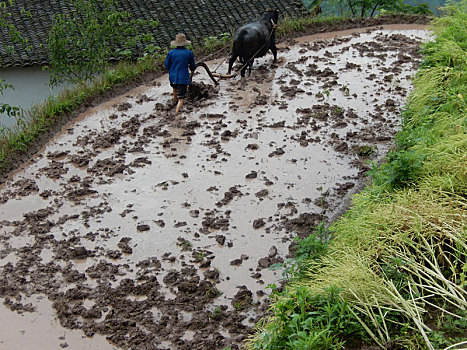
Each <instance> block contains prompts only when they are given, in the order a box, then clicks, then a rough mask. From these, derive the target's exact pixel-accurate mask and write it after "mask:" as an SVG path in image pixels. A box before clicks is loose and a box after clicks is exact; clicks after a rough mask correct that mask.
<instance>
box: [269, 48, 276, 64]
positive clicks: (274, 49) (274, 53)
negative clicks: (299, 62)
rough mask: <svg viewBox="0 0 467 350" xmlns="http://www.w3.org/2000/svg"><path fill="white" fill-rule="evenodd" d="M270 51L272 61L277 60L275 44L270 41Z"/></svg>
mask: <svg viewBox="0 0 467 350" xmlns="http://www.w3.org/2000/svg"><path fill="white" fill-rule="evenodd" d="M270 49H271V52H272V54H273V56H274V62H277V48H276V44H274V43H272V45H271V47H270Z"/></svg>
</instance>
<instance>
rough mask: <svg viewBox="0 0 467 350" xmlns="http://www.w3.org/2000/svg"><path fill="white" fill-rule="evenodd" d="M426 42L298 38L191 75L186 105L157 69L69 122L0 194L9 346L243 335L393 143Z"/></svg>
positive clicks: (233, 339)
mask: <svg viewBox="0 0 467 350" xmlns="http://www.w3.org/2000/svg"><path fill="white" fill-rule="evenodd" d="M427 38H428V32H427V31H425V30H424V28H423V27H415V26H398V27H385V28H372V29H365V30H362V31H360V32H355V31H353V32H343V33H331V34H330V33H328V34H323V35H321V36H314V37H303V38H299V39H297V40H294V41H289V42H286V43H283V44H282V45H280V48H279V54H278V62H277V63H276V64H274V63H272V56H271V55H267V56H266V57H263V58H260V59H258V60H257V61H256V62H255V65H254V67H253V71H252V73H251V76H250V77H247V78H246V79H244V80H242V79H240V78H236V79H231V80H223V81H221V82H220V85H219V86H218V87H214V86H213V85H212V83H211V82H210V81H209V79H208V77H207V75H206V74H205V73H204V72H201V71H199V72H197V73H196V74H195V76H194V78H193V79H194V82H195V83H196V85H195V88H196V91H195V92H194V93H193V96H194V100H191V101H187V103H186V104H185V106H184V108H183V113H182V114H181V116H180V117H179V118H174V116H173V109H170V106H171V105H172V103H171V89H170V87H169V85H168V77H167V76H163V77H161V78H158V79H156V80H155V81H153V83H152V84H150V85H149V86H146V85H145V86H140V87H138V88H137V89H134V90H132V91H130V92H129V93H127V94H125V95H122V96H119V97H118V98H114V99H112V100H110V101H108V102H106V103H104V104H102V105H100V106H98V107H96V108H92V109H90V110H88V111H87V112H86V113H84V114H82V115H81V116H80V117H79V118H78V119H77V120H76V121H74V122H72V123H70V124H68V125H67V126H66V127H65V128H64V129H63V131H62V133H60V134H59V135H57V136H56V137H55V138H54V139H53V140H51V141H50V142H49V143H48V144H47V145H46V146H45V147H44V148H43V149H42V150H41V152H39V153H38V154H37V155H36V156H35V157H34V159H33V160H32V161H30V162H29V163H28V164H25V165H24V166H23V167H22V168H21V169H19V170H18V171H16V172H15V173H14V174H12V175H11V176H10V178H9V179H8V180H7V181H6V183H5V184H4V185H3V186H2V188H1V190H0V202H1V203H2V204H1V207H0V266H1V268H0V296H1V297H2V300H3V304H4V305H3V306H1V307H0V319H1V320H2V324H8V325H10V327H2V330H1V331H0V332H1V334H0V347H1V348H3V347H5V346H6V347H7V348H8V349H38V348H41V349H42V348H43V349H46V348H48V349H49V348H57V347H62V348H65V347H68V346H69V347H70V348H71V349H84V348H95V349H97V348H98V349H118V348H131V349H222V348H223V347H225V346H230V347H232V348H237V347H238V346H239V345H240V344H241V342H242V341H243V340H244V339H245V338H246V337H247V336H248V334H250V333H251V331H252V326H253V325H254V324H255V322H256V321H257V320H258V319H259V317H261V316H262V315H264V313H265V310H266V309H267V305H268V298H267V293H268V292H270V289H268V288H267V286H268V284H270V283H276V284H278V281H279V280H280V279H281V278H282V273H281V271H280V270H274V269H271V266H273V265H274V264H280V263H284V262H286V261H287V259H289V258H290V257H291V256H292V255H293V247H294V238H295V237H297V236H299V237H304V236H306V235H307V234H309V233H310V232H311V231H312V230H313V228H314V227H315V226H316V225H318V224H319V223H320V222H326V223H329V222H330V221H331V220H333V219H334V218H335V217H336V216H337V215H339V214H340V213H341V212H342V210H343V209H344V208H345V206H346V205H348V197H349V195H350V194H352V193H354V192H356V191H358V190H359V189H361V187H362V184H364V182H365V179H366V178H365V174H366V172H367V171H368V170H369V168H370V165H369V164H370V163H371V162H378V161H380V160H381V159H382V157H383V156H384V154H385V153H386V152H387V151H388V149H389V147H390V146H391V144H392V139H393V136H394V134H395V132H396V131H397V130H398V128H399V125H400V114H399V110H400V108H401V107H402V106H403V103H404V101H405V99H406V97H407V94H408V93H409V92H410V89H411V77H412V76H413V74H414V72H415V71H416V68H417V66H418V64H419V62H420V59H421V56H420V55H419V53H418V48H419V45H420V43H421V42H422V41H425V40H427ZM219 63H221V61H220V60H217V61H212V62H208V65H209V66H210V67H211V68H215V67H217V66H218V65H219ZM226 66H227V63H224V64H223V65H221V67H220V68H219V70H218V71H219V72H222V73H223V72H224V71H225V70H226ZM193 91H194V90H193ZM274 266H276V265H274Z"/></svg>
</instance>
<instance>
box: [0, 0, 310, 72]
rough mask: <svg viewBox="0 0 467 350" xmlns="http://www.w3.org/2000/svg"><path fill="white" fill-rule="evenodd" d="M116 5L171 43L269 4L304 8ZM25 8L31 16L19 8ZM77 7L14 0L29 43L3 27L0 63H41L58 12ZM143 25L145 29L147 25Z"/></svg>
mask: <svg viewBox="0 0 467 350" xmlns="http://www.w3.org/2000/svg"><path fill="white" fill-rule="evenodd" d="M117 2H118V9H119V10H121V11H127V12H128V13H130V14H131V16H132V18H133V19H137V18H140V19H145V20H148V21H149V20H156V21H158V22H159V26H158V27H157V28H156V29H155V30H153V34H154V37H155V39H156V42H155V44H156V45H158V46H160V47H167V46H168V45H169V43H170V41H171V40H174V38H175V35H176V34H177V33H179V32H184V33H185V34H186V35H187V37H188V39H189V40H192V41H194V42H197V41H198V42H200V41H201V40H202V39H203V38H205V37H208V36H214V35H219V34H222V33H226V32H233V31H234V30H235V28H238V27H239V26H240V25H242V24H244V23H247V22H249V21H251V20H254V19H257V18H258V17H259V16H260V15H261V13H262V12H263V11H264V10H265V9H267V8H275V9H278V10H279V11H280V16H290V17H297V16H302V15H304V14H305V13H306V9H305V7H304V6H303V3H302V2H301V1H300V0H231V1H230V0H177V1H174V0H117ZM21 8H24V9H25V10H26V11H29V12H30V13H31V14H32V16H31V17H27V16H24V15H21V14H20V11H21ZM72 11H74V9H73V7H72V5H71V2H70V1H68V0H47V1H44V0H15V2H14V5H13V6H12V7H11V8H9V12H10V13H11V14H12V16H11V20H12V21H13V23H14V25H15V26H16V28H17V29H18V30H19V31H20V32H21V33H22V35H23V37H25V38H27V40H28V44H29V45H30V46H31V49H29V50H25V48H23V47H21V46H20V45H17V44H16V45H14V46H15V50H14V52H13V53H9V52H8V51H7V50H6V47H8V46H9V45H12V42H11V40H10V38H9V36H8V33H7V31H6V29H2V30H1V31H0V40H1V42H0V66H3V67H8V66H29V65H42V64H46V63H47V62H48V59H47V39H48V33H49V29H50V27H51V25H52V21H53V18H54V15H55V14H58V13H70V12H72ZM143 30H144V29H143Z"/></svg>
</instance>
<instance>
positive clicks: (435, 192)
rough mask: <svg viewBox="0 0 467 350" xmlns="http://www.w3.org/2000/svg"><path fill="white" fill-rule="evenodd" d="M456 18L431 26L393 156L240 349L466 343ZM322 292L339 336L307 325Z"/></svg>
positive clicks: (465, 152)
mask: <svg viewBox="0 0 467 350" xmlns="http://www.w3.org/2000/svg"><path fill="white" fill-rule="evenodd" d="M466 10H467V1H466V0H463V1H462V2H461V3H460V4H459V5H457V6H455V7H449V8H447V9H446V11H447V13H448V15H447V16H446V17H443V18H439V19H436V20H435V21H434V22H433V23H432V25H433V30H434V33H435V34H436V39H435V40H434V41H433V42H431V43H429V44H426V45H425V46H424V49H423V52H424V61H423V64H422V67H421V68H420V70H419V72H418V74H417V76H416V78H415V80H414V92H413V93H412V94H411V96H410V98H409V101H408V103H407V106H406V108H405V111H404V112H403V115H402V118H403V128H402V130H401V132H400V133H399V134H398V135H397V137H396V146H395V149H394V150H393V151H392V152H391V153H390V154H388V157H387V162H386V163H385V164H383V165H381V166H380V167H377V166H374V168H373V171H372V177H373V183H372V185H371V186H369V187H368V188H367V189H365V190H364V191H363V192H362V193H360V194H358V195H356V196H354V197H353V203H352V207H351V209H350V210H349V211H348V212H347V213H346V214H345V215H344V216H343V217H342V218H340V219H339V220H338V221H337V222H335V223H333V224H332V225H331V227H330V229H331V231H332V232H333V237H334V238H333V240H332V241H331V242H330V244H329V245H328V247H327V249H326V252H325V253H324V254H321V255H320V256H319V257H318V258H317V259H311V260H307V261H305V262H304V264H305V266H306V271H305V273H303V272H302V273H301V274H300V276H299V278H295V279H292V282H291V283H289V285H288V286H287V287H286V288H285V290H284V291H283V292H282V293H277V292H274V293H273V295H272V298H273V300H274V302H273V304H272V305H271V316H268V317H267V318H266V319H264V320H263V321H262V322H261V323H260V324H258V330H257V333H256V334H255V335H254V336H253V337H252V338H251V339H250V340H249V342H248V344H247V346H248V348H249V349H311V348H313V349H315V348H316V349H320V348H323V349H324V348H326V349H334V348H336V349H337V348H341V346H342V344H343V343H345V344H346V345H347V346H348V345H353V346H358V345H363V344H364V343H368V344H370V345H378V346H379V347H380V348H389V347H395V348H404V349H440V348H444V347H446V346H449V345H453V344H456V343H459V342H460V341H461V340H462V339H465V338H466V328H467V325H466V324H465V312H466V309H467V226H466V223H467V105H466V102H465V99H466V97H467V81H466V79H467V78H466V72H467V56H466V50H467V13H466V12H467V11H466ZM297 270H299V271H300V268H298V269H297ZM330 288H332V289H333V290H334V294H333V303H332V306H333V307H335V310H334V313H333V315H334V316H333V317H334V318H337V319H339V322H341V323H342V324H345V325H346V326H345V327H344V328H339V327H335V326H334V324H333V323H332V322H330V321H329V322H319V321H318V320H322V319H323V317H325V316H326V315H328V314H329V311H328V310H324V309H320V308H317V307H316V300H317V299H320V298H326V297H327V296H326V295H327V294H326V291H328V290H329V289H330ZM304 295H305V296H306V297H304ZM328 319H331V318H330V317H328ZM311 325H312V326H311ZM347 327H351V328H352V329H353V331H354V333H355V334H356V335H353V333H351V332H346V330H347ZM362 334H364V335H362ZM298 340H299V341H300V342H297V341H298ZM318 340H319V341H320V342H321V343H313V342H315V341H318ZM310 344H312V345H310Z"/></svg>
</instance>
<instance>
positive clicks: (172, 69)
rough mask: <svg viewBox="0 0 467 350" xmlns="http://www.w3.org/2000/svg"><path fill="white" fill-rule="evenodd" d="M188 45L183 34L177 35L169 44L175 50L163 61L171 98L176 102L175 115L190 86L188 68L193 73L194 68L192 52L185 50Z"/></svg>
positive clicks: (189, 42) (188, 42)
mask: <svg viewBox="0 0 467 350" xmlns="http://www.w3.org/2000/svg"><path fill="white" fill-rule="evenodd" d="M190 44H191V41H188V40H186V36H185V34H183V33H179V34H177V36H176V37H175V40H174V41H172V42H170V45H172V46H175V49H173V50H170V51H169V53H168V54H167V57H166V59H165V69H168V70H169V80H170V86H172V88H173V96H174V99H175V101H176V102H177V107H176V108H175V114H178V112H180V109H181V108H182V106H183V100H184V98H185V97H186V93H187V89H188V85H190V84H191V79H190V72H188V68H190V70H191V71H194V70H195V66H196V64H195V57H194V55H193V52H191V51H190V50H188V49H187V48H185V46H187V45H190Z"/></svg>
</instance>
